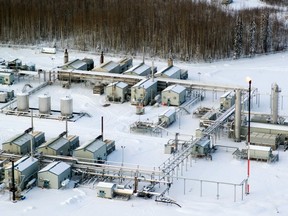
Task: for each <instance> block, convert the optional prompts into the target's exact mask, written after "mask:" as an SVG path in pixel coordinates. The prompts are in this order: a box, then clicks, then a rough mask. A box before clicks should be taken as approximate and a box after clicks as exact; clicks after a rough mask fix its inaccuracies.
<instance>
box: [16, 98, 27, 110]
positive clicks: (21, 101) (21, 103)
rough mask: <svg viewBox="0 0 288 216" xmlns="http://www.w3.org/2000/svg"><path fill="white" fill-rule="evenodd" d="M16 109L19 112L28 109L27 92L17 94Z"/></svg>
mask: <svg viewBox="0 0 288 216" xmlns="http://www.w3.org/2000/svg"><path fill="white" fill-rule="evenodd" d="M17 110H18V111H21V112H28V111H29V95H28V93H18V94H17Z"/></svg>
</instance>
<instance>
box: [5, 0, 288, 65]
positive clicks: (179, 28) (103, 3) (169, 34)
mask: <svg viewBox="0 0 288 216" xmlns="http://www.w3.org/2000/svg"><path fill="white" fill-rule="evenodd" d="M262 1H263V2H267V3H269V4H271V5H275V4H279V5H285V4H287V3H285V0H262ZM282 14H283V11H281V7H266V8H254V9H243V10H233V9H231V8H230V7H228V6H226V5H223V4H221V0H213V1H211V2H210V3H207V2H206V1H203V0H192V1H191V0H139V1H138V0H137V1H135V0H97V1H96V0H57V1H56V0H41V1H39V0H29V1H23V0H0V41H1V43H2V44H20V45H36V46H38V45H39V46H41V44H49V46H54V47H56V48H58V49H65V48H68V49H77V50H83V51H92V52H101V51H104V52H110V53H122V54H125V55H131V56H134V55H140V54H141V53H142V52H143V50H144V49H145V54H146V55H149V56H150V57H160V58H167V57H168V56H170V55H171V56H172V57H173V58H176V59H179V60H183V61H213V60H217V59H225V58H234V59H237V58H243V57H252V56H254V55H258V54H265V53H271V52H279V51H283V50H286V49H287V42H288V29H287V24H286V25H285V16H283V15H282ZM286 19H287V17H286ZM143 48H144V49H143Z"/></svg>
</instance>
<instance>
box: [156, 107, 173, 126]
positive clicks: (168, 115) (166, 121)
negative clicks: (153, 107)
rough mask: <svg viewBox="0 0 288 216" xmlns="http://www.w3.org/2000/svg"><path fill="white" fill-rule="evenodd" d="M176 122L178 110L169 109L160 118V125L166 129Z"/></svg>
mask: <svg viewBox="0 0 288 216" xmlns="http://www.w3.org/2000/svg"><path fill="white" fill-rule="evenodd" d="M175 121H176V110H175V109H168V110H166V111H165V112H164V113H163V114H161V115H159V117H158V125H160V126H162V127H164V128H166V127H168V126H169V125H171V124H172V123H173V122H175Z"/></svg>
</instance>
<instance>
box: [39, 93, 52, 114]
mask: <svg viewBox="0 0 288 216" xmlns="http://www.w3.org/2000/svg"><path fill="white" fill-rule="evenodd" d="M39 113H41V114H50V113H51V97H50V96H49V95H46V94H44V95H41V96H39Z"/></svg>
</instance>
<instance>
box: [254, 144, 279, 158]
mask: <svg viewBox="0 0 288 216" xmlns="http://www.w3.org/2000/svg"><path fill="white" fill-rule="evenodd" d="M249 154H250V159H252V160H264V161H270V160H271V159H272V158H273V157H274V156H273V154H272V148H271V147H268V146H257V145H250V147H249Z"/></svg>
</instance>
